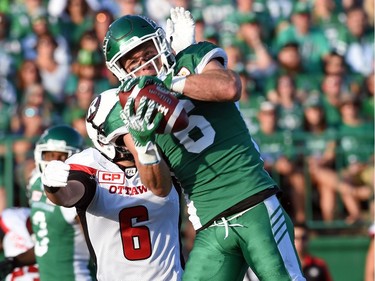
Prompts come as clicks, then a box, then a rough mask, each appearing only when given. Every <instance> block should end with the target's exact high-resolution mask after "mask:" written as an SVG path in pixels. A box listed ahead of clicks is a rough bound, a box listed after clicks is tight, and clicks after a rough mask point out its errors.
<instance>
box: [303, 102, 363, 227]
mask: <svg viewBox="0 0 375 281" xmlns="http://www.w3.org/2000/svg"><path fill="white" fill-rule="evenodd" d="M304 107H305V110H304V133H305V134H304V137H303V144H304V147H305V149H304V151H302V153H303V157H304V159H305V164H306V165H307V171H308V173H309V178H310V181H311V183H310V184H312V185H313V186H314V187H316V189H317V191H318V194H319V202H318V204H319V207H320V212H321V216H322V219H323V221H325V222H327V223H329V222H332V221H333V220H334V219H335V211H336V194H337V193H338V194H340V196H341V199H342V201H343V203H344V206H345V208H346V210H347V212H348V213H349V216H348V217H347V222H348V223H352V222H355V221H356V220H358V219H359V217H360V212H359V206H358V204H357V201H356V199H355V198H354V197H353V194H352V188H353V187H352V186H351V185H350V184H348V183H346V182H344V181H343V180H342V179H340V176H339V174H338V173H337V171H336V157H337V155H336V147H337V141H336V131H335V130H334V129H333V128H331V127H329V126H328V123H327V119H326V112H325V111H324V108H323V106H322V102H321V100H320V99H319V97H318V96H311V97H309V99H307V100H306V102H305V103H304Z"/></svg>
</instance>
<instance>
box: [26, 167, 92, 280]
mask: <svg viewBox="0 0 375 281" xmlns="http://www.w3.org/2000/svg"><path fill="white" fill-rule="evenodd" d="M29 190H30V206H31V222H32V228H33V233H34V234H35V250H34V251H35V256H36V260H37V264H38V265H39V272H40V279H41V280H64V281H76V280H77V281H78V280H82V281H91V280H94V279H93V278H92V276H91V272H90V269H89V264H90V263H89V261H90V254H89V251H88V248H87V245H86V242H85V238H84V236H83V232H82V230H81V226H80V224H79V223H78V221H77V220H76V216H77V214H76V210H75V208H64V207H60V206H56V205H55V204H53V203H52V202H51V201H49V200H48V198H47V196H46V195H45V193H44V190H43V185H42V182H41V174H40V172H39V171H36V170H35V171H34V172H33V176H32V178H31V180H30V183H29Z"/></svg>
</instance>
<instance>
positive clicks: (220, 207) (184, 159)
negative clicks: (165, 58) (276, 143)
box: [156, 42, 275, 229]
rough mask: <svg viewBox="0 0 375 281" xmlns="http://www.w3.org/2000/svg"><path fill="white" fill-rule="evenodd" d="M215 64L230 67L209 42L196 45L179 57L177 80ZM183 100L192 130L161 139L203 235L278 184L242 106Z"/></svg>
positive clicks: (192, 219)
mask: <svg viewBox="0 0 375 281" xmlns="http://www.w3.org/2000/svg"><path fill="white" fill-rule="evenodd" d="M212 59H218V60H219V61H221V62H223V64H225V62H226V54H225V52H224V51H223V50H222V49H221V48H218V47H217V46H216V45H213V44H211V43H208V42H201V43H198V44H195V45H192V46H190V47H188V48H186V49H185V50H183V51H181V52H180V53H179V54H178V55H177V57H176V60H177V63H176V67H175V69H174V70H175V75H188V74H194V73H200V72H201V71H202V69H203V68H204V67H205V65H206V64H207V63H208V62H209V61H210V60H212ZM202 95H204V93H202ZM179 98H180V100H181V102H183V104H184V108H185V110H186V111H187V113H188V115H189V125H188V127H187V128H186V129H185V130H183V131H180V132H178V133H174V134H160V135H157V137H156V142H157V144H158V145H159V146H160V148H161V150H162V152H163V153H164V154H165V155H166V158H167V159H168V161H169V164H170V167H171V169H172V170H173V172H174V173H175V175H176V176H177V178H178V180H179V181H180V183H181V185H182V187H183V189H184V192H185V197H186V200H187V204H188V207H189V215H190V221H191V222H192V223H193V226H194V228H195V229H200V228H201V227H202V226H205V225H207V224H209V223H210V222H212V220H213V219H214V218H217V217H218V215H220V214H221V213H222V212H224V211H225V210H227V209H229V208H231V207H233V206H234V205H236V204H237V203H239V202H241V201H243V200H244V199H246V198H249V197H250V196H252V195H254V194H257V193H259V192H261V191H263V190H265V189H268V188H271V187H273V186H275V182H274V181H273V180H272V178H271V177H270V175H269V174H268V173H267V172H266V171H265V170H264V168H263V162H262V160H261V158H260V154H259V151H258V146H257V145H256V144H255V142H254V141H253V139H252V138H251V136H250V134H249V131H248V129H247V127H246V123H245V122H244V120H243V118H242V117H241V113H240V111H239V109H238V105H237V104H236V103H232V102H203V101H198V100H193V99H190V98H188V97H186V96H184V95H181V96H180V97H179Z"/></svg>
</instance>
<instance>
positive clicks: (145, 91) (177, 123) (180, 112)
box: [119, 84, 189, 134]
mask: <svg viewBox="0 0 375 281" xmlns="http://www.w3.org/2000/svg"><path fill="white" fill-rule="evenodd" d="M132 93H133V95H134V94H136V97H135V103H134V107H135V110H137V108H138V105H139V101H140V99H141V98H142V97H144V96H146V97H147V98H148V99H150V100H153V101H155V102H156V103H157V104H158V107H157V110H158V111H159V112H162V113H163V115H164V118H163V119H162V120H161V122H160V124H159V127H158V128H157V130H156V132H157V133H158V134H169V133H175V132H179V131H181V130H183V129H185V128H186V127H187V126H188V125H189V117H188V115H187V113H186V111H185V109H184V107H183V105H182V103H181V102H180V101H179V100H178V98H176V97H175V96H174V95H173V94H171V93H170V92H169V90H168V89H166V88H165V87H163V86H160V85H156V84H149V85H146V86H145V87H143V88H141V89H139V87H138V85H136V86H135V87H133V88H132V89H131V90H130V91H128V92H121V93H119V100H120V104H121V106H122V107H124V106H125V104H126V101H127V99H128V97H129V96H130V95H131V94H132Z"/></svg>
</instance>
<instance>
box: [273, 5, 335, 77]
mask: <svg viewBox="0 0 375 281" xmlns="http://www.w3.org/2000/svg"><path fill="white" fill-rule="evenodd" d="M287 42H297V43H298V45H299V52H300V54H301V57H302V64H303V66H304V68H305V69H306V70H308V71H315V72H321V71H322V69H321V59H322V58H323V57H324V56H325V55H326V54H327V53H328V52H329V50H330V46H329V43H328V40H327V38H326V37H325V36H324V33H323V31H322V30H321V29H320V28H319V27H313V26H312V23H311V10H310V8H309V6H308V3H306V2H296V4H295V6H294V8H293V14H292V16H291V25H290V26H289V27H287V28H285V29H283V30H281V31H280V32H279V33H277V34H276V37H275V45H276V48H277V50H279V49H280V47H281V46H283V45H285V43H287Z"/></svg>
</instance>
